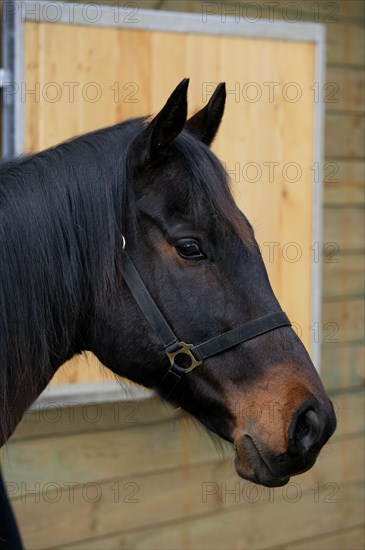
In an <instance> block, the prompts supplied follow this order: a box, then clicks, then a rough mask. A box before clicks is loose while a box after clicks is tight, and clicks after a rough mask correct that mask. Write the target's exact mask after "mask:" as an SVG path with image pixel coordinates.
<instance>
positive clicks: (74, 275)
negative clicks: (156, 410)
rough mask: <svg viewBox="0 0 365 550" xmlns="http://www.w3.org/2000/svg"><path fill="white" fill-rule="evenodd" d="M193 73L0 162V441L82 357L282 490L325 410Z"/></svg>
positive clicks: (308, 452) (321, 432)
mask: <svg viewBox="0 0 365 550" xmlns="http://www.w3.org/2000/svg"><path fill="white" fill-rule="evenodd" d="M188 82H189V81H188V79H184V80H183V81H182V82H181V83H180V84H179V85H178V86H177V87H176V89H175V90H174V91H173V93H172V94H171V95H170V97H169V98H168V100H167V102H166V104H165V105H164V107H163V108H162V110H161V111H160V112H159V113H158V114H157V115H156V116H155V117H154V118H151V117H141V118H136V119H131V120H127V121H124V122H122V123H118V124H116V125H114V126H111V127H108V128H104V129H101V130H98V131H94V132H91V133H88V134H86V135H82V136H79V137H76V138H74V139H72V140H70V141H67V142H64V143H62V144H60V145H58V146H55V147H52V148H50V149H48V150H46V151H43V152H40V153H37V154H33V155H30V156H24V157H21V158H17V159H13V160H5V161H3V162H2V164H1V175H0V242H1V263H0V319H1V323H0V446H1V445H3V444H4V443H5V442H6V441H7V440H8V439H9V437H10V436H11V434H12V433H13V432H14V430H15V428H16V426H17V424H18V423H19V421H20V420H21V418H22V415H23V414H24V412H25V411H26V409H27V407H28V406H29V405H30V404H31V403H32V402H33V401H34V400H35V399H36V398H37V397H38V396H39V394H40V393H41V392H42V391H43V389H44V388H45V387H46V385H47V384H48V383H49V381H50V380H51V378H52V376H53V375H54V374H55V372H56V371H57V369H58V368H59V367H60V366H61V365H62V364H63V363H64V362H65V361H67V360H69V359H70V358H72V357H73V356H74V355H76V354H80V353H82V352H83V351H85V350H89V351H91V352H93V353H94V354H95V355H96V356H97V357H98V358H99V359H100V361H101V362H102V363H103V364H104V365H106V366H107V367H108V368H109V369H110V370H111V371H113V373H115V374H116V375H117V376H118V377H126V378H128V379H129V380H131V381H132V382H135V383H137V384H140V385H143V386H145V387H147V388H152V389H153V390H155V391H156V392H157V394H159V395H160V396H161V398H162V399H165V400H167V401H168V402H170V403H171V404H173V405H174V406H177V407H181V408H182V409H183V410H184V411H186V412H187V413H188V414H189V415H192V416H193V417H194V418H195V419H196V420H197V421H198V422H200V423H201V424H202V425H203V426H205V427H206V428H207V430H208V431H209V432H212V433H214V434H216V435H218V436H219V437H220V438H223V439H224V440H226V441H228V442H230V443H231V444H232V447H233V449H234V451H235V468H236V471H237V474H238V475H239V476H240V477H242V478H244V479H246V480H249V481H252V482H253V483H257V484H261V485H264V486H267V487H276V486H282V485H284V484H286V483H288V481H289V479H290V477H291V476H294V475H297V474H300V473H302V472H305V471H306V470H308V469H309V468H311V467H312V466H313V465H314V463H315V461H316V459H317V457H318V454H319V452H320V450H321V449H322V447H323V445H324V444H325V443H326V442H327V440H328V439H329V438H330V436H331V435H332V434H333V432H334V430H335V427H336V417H335V414H334V409H333V406H332V403H331V401H330V399H329V398H328V396H327V395H326V392H325V390H324V387H323V385H322V382H321V380H320V377H319V375H318V373H317V371H316V369H315V367H314V365H313V363H312V361H311V359H310V357H309V355H308V353H307V351H306V349H305V347H304V345H303V344H302V342H301V341H300V339H299V337H298V336H297V334H296V333H295V331H294V330H293V328H292V326H291V324H290V321H289V319H288V317H287V316H286V315H285V313H284V312H283V311H282V309H281V307H280V305H279V302H278V300H277V298H276V297H275V295H274V292H273V290H272V288H271V286H270V282H269V279H268V275H267V272H266V269H265V266H264V262H263V259H262V256H261V253H260V249H259V246H258V244H257V242H256V239H255V235H254V230H253V227H252V226H251V224H250V223H249V221H248V219H247V218H246V216H245V215H244V214H243V213H242V212H241V211H240V210H239V208H238V207H237V205H236V203H235V201H234V198H233V195H232V193H231V190H230V186H229V180H228V176H227V173H226V172H225V170H224V168H223V166H222V164H221V163H220V161H219V160H218V159H217V157H216V156H215V155H214V154H213V152H212V151H211V148H210V146H211V143H212V142H213V139H214V137H215V135H216V133H217V131H218V128H219V126H220V123H221V120H222V117H223V114H224V108H225V100H226V89H225V84H224V83H220V84H219V85H218V86H217V88H216V90H215V92H214V94H213V95H212V97H211V98H210V100H209V102H208V103H207V105H206V106H205V107H203V108H202V109H201V110H200V111H198V112H197V113H196V114H195V115H193V116H192V117H191V118H188V117H187V92H188ZM247 404H250V405H255V407H256V409H257V408H259V410H260V414H258V415H254V416H253V415H252V414H250V412H249V411H250V407H247ZM251 410H252V408H251Z"/></svg>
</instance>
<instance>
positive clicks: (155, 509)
mask: <svg viewBox="0 0 365 550" xmlns="http://www.w3.org/2000/svg"><path fill="white" fill-rule="evenodd" d="M360 441H361V438H360V436H358V437H357V438H354V439H352V440H347V441H338V442H337V443H333V445H332V447H331V452H327V453H323V455H322V456H321V458H320V459H319V460H318V464H317V465H316V467H315V468H313V469H312V470H311V471H310V472H307V473H306V474H305V475H302V476H300V477H297V478H294V479H293V480H292V487H294V489H295V491H298V494H300V498H299V499H298V501H297V504H298V506H303V502H304V500H305V499H308V498H309V497H310V494H311V491H312V493H313V494H312V499H318V500H323V499H325V498H326V497H327V498H330V495H337V496H336V500H338V502H336V503H334V502H332V503H331V507H335V508H336V507H337V508H339V506H341V505H342V492H343V490H344V489H345V488H346V486H347V484H348V483H351V482H354V481H356V480H357V478H358V477H359V476H360V477H361V475H362V473H363V469H362V466H363V461H364V456H363V453H361V451H360V452H359V442H360ZM340 477H341V483H340V484H338V483H337V482H336V481H334V480H337V479H339V478H340ZM73 479H74V480H75V479H76V478H73ZM7 483H8V484H9V485H8V487H9V488H10V489H11V490H12V491H14V485H10V480H9V479H8V480H7ZM13 483H14V481H13ZM127 484H129V485H127ZM314 484H317V485H316V486H314ZM327 484H331V485H329V486H328V485H327ZM75 485H76V487H74V489H73V490H72V493H70V490H69V489H67V487H69V486H67V485H66V484H65V483H64V484H63V485H59V486H58V485H57V484H56V483H55V482H53V485H52V484H49V485H48V486H47V485H46V484H43V483H42V482H41V483H40V484H39V486H38V488H39V497H38V498H37V496H36V495H34V494H30V493H31V491H29V490H28V492H26V488H27V487H28V486H26V485H24V486H23V496H22V497H21V498H17V499H15V500H13V506H14V509H15V512H16V514H17V517H18V520H19V523H20V524H21V525H22V529H23V533H24V537H25V541H26V545H27V546H28V547H34V546H36V547H37V548H48V547H49V546H55V545H57V546H60V545H63V544H70V543H74V542H75V541H80V540H83V539H84V538H92V537H96V536H105V535H107V534H108V533H111V532H113V531H114V532H115V531H122V530H123V531H127V532H128V531H129V530H131V529H140V528H142V527H146V526H152V525H155V524H159V523H167V522H171V521H176V520H180V519H184V520H186V519H188V518H191V519H192V520H193V521H194V517H196V516H198V515H207V514H211V513H212V512H214V511H220V510H224V509H227V510H229V514H234V513H235V510H237V509H240V510H241V513H243V515H246V513H247V514H249V515H250V512H254V510H253V507H254V506H255V505H258V509H257V508H256V513H258V514H261V513H262V511H263V510H264V509H265V508H271V507H272V506H273V504H274V505H275V503H277V502H281V504H282V505H283V501H284V502H285V500H286V496H287V495H289V498H291V495H292V493H291V492H290V491H289V492H287V491H288V488H286V489H285V488H284V489H280V488H279V489H275V490H271V491H269V490H268V489H265V488H262V487H261V488H258V487H257V486H254V485H253V484H250V483H248V482H246V481H245V480H240V479H239V478H238V477H236V474H235V473H234V469H233V464H232V462H231V461H216V462H213V463H210V464H203V465H197V466H194V467H188V468H187V467H186V466H185V467H183V468H182V469H178V470H173V471H162V472H158V473H155V474H152V475H141V476H134V477H132V478H130V477H128V478H119V479H118V478H117V479H113V478H112V479H109V480H107V481H106V482H102V483H100V482H99V483H96V482H91V483H90V484H88V485H85V486H83V487H82V486H80V485H77V484H76V483H75ZM311 488H312V489H311ZM289 489H290V488H289ZM315 491H317V493H315ZM212 493H213V494H212ZM294 494H295V493H294ZM252 495H254V496H252ZM96 497H97V498H96ZM334 498H335V497H334V496H333V499H334ZM52 500H53V502H52V506H49V504H50V501H52ZM92 500H94V502H92ZM252 500H255V501H256V502H252ZM314 502H315V500H314ZM291 504H293V503H291ZM312 505H313V502H312ZM314 507H315V506H314ZM242 508H243V509H242ZM292 508H293V506H292ZM73 510H77V517H78V520H77V522H75V523H74V524H73V525H72V524H70V525H69V528H68V529H62V526H63V525H66V524H67V522H68V521H69V517H70V514H71V515H72V514H73ZM264 513H265V512H264ZM296 513H299V515H300V514H301V513H303V511H302V510H301V511H298V510H297V512H296ZM50 522H51V523H52V524H53V525H57V529H58V532H57V534H56V533H55V530H54V529H53V530H50V529H49V525H50ZM56 537H57V539H56ZM288 538H289V540H290V535H289V534H288ZM228 540H229V539H228ZM227 542H228V541H227ZM198 547H200V546H198Z"/></svg>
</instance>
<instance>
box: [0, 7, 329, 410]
mask: <svg viewBox="0 0 365 550" xmlns="http://www.w3.org/2000/svg"><path fill="white" fill-rule="evenodd" d="M9 4H11V5H14V6H15V7H16V9H14V13H13V16H12V17H11V18H10V19H9V21H8V22H7V23H6V24H5V25H4V21H3V67H4V69H5V79H4V82H5V88H4V96H5V95H6V93H5V92H6V85H7V82H8V83H11V84H15V85H16V84H18V86H19V85H20V84H21V83H22V82H23V81H24V60H23V32H24V24H25V23H26V22H27V21H33V22H34V21H35V22H48V23H64V24H68V25H73V24H77V25H86V26H94V27H113V28H126V29H138V30H151V31H162V32H164V31H165V32H172V31H173V32H176V33H186V32H189V33H198V34H208V35H220V36H222V35H223V36H241V37H256V38H260V39H270V40H273V39H275V40H290V41H299V42H312V43H314V44H315V46H316V48H315V52H316V53H315V81H316V83H318V90H319V97H318V101H317V103H316V104H315V108H314V117H315V121H314V152H313V153H314V154H313V159H314V162H315V163H317V166H318V171H317V175H318V182H316V181H315V177H316V175H315V171H314V176H313V208H312V212H313V219H312V228H313V229H312V235H313V243H318V247H319V250H321V249H322V194H323V183H322V182H323V158H324V155H323V143H324V101H323V99H324V98H323V84H324V75H325V26H324V25H321V24H318V23H290V22H285V21H276V22H271V21H268V20H260V21H255V22H248V21H240V22H239V23H237V21H236V20H235V19H234V18H233V17H225V20H224V22H223V21H222V19H221V18H220V17H219V16H217V15H210V16H209V19H208V20H207V21H206V22H203V19H202V16H201V15H200V16H199V15H198V14H190V13H181V12H165V11H155V10H138V8H137V11H136V12H135V15H136V17H137V18H136V17H134V16H133V15H131V14H129V16H128V14H126V6H127V5H126V6H121V7H119V8H116V7H115V6H97V8H95V9H96V10H97V13H96V15H97V21H96V18H94V21H92V20H91V19H92V18H91V17H89V18H86V17H85V9H86V8H85V5H80V4H72V3H63V2H52V3H48V2H46V1H44V0H37V1H33V0H23V1H20V2H19V1H18V2H15V1H14V0H5V1H4V7H3V12H4V13H5V9H6V5H9ZM133 5H134V4H133V3H130V4H129V6H130V7H131V6H132V7H133ZM47 6H48V8H47ZM136 6H137V5H136ZM52 7H53V8H52ZM52 9H53V11H52ZM89 9H90V8H89ZM9 23H10V24H9ZM3 114H4V117H3V154H4V155H9V156H11V155H19V154H22V153H23V136H24V109H23V104H22V102H21V94H20V93H18V94H15V96H14V97H10V99H9V100H8V101H5V102H4V105H3ZM321 296H322V283H321V261H320V259H319V261H318V262H315V259H313V262H312V323H318V327H319V334H321V330H320V328H321ZM320 341H321V336H320V337H319V341H318V342H314V341H313V342H312V345H311V350H310V353H311V357H312V360H313V362H314V364H315V365H316V367H317V369H318V370H319V368H320V353H321V346H320ZM71 386H72V385H71V384H70V385H65V393H68V392H69V389H68V387H71ZM99 387H100V386H99ZM95 389H96V388H95ZM79 390H81V392H82V388H79ZM81 392H80V391H79V393H81ZM55 393H56V392H55ZM57 393H58V392H57ZM51 394H53V390H52V392H51V393H50V394H49V395H51ZM88 395H90V394H88ZM103 395H104V397H105V392H104V393H103ZM99 396H100V390H99V391H97V390H96V392H95V394H94V395H93V398H94V399H97V400H99Z"/></svg>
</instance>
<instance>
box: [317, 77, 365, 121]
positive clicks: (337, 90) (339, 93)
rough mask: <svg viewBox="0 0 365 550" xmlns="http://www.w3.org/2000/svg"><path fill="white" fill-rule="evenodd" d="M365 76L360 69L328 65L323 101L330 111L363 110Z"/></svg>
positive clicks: (360, 111)
mask: <svg viewBox="0 0 365 550" xmlns="http://www.w3.org/2000/svg"><path fill="white" fill-rule="evenodd" d="M364 86H365V76H364V71H363V70H361V69H353V68H351V67H341V68H339V67H329V68H328V69H327V75H326V85H325V90H324V102H325V104H326V108H327V109H330V110H332V111H347V112H357V113H363V112H364Z"/></svg>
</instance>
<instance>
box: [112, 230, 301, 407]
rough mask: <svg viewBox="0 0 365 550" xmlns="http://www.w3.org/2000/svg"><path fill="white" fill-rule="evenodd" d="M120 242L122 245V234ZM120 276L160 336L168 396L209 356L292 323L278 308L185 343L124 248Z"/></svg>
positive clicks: (164, 388)
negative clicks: (166, 363)
mask: <svg viewBox="0 0 365 550" xmlns="http://www.w3.org/2000/svg"><path fill="white" fill-rule="evenodd" d="M123 244H124V246H125V240H124V237H123ZM124 246H123V248H124ZM123 276H124V279H125V282H126V283H127V285H128V288H129V290H130V291H131V294H132V295H133V297H134V299H135V300H136V302H137V304H138V306H139V308H140V309H141V311H142V313H143V314H144V316H145V317H146V319H147V321H148V322H149V324H150V325H151V327H152V328H153V330H154V331H155V333H156V334H157V336H158V337H159V338H160V340H161V342H162V344H163V347H164V350H165V353H166V355H167V357H168V358H169V360H170V368H169V369H168V370H167V371H166V373H165V374H164V376H163V377H162V380H161V382H160V384H159V389H160V391H161V393H162V394H163V395H165V397H168V396H169V395H170V394H171V393H172V391H173V390H174V389H175V387H176V386H177V384H178V383H179V382H180V380H181V378H182V377H183V376H184V375H185V374H187V373H189V372H191V371H192V370H193V369H195V368H196V367H199V365H202V364H203V362H204V360H205V359H208V357H213V356H214V355H217V354H218V353H221V352H222V351H225V350H227V349H229V348H232V347H233V346H236V345H237V344H240V343H242V342H247V341H248V340H251V339H252V338H256V337H257V336H260V335H261V334H265V333H266V332H270V331H271V330H274V329H277V328H280V327H286V326H291V323H290V321H289V319H288V317H287V316H286V314H285V313H284V312H283V311H278V312H276V313H269V314H268V315H265V316H264V317H259V318H258V319H254V320H253V321H248V322H247V323H245V324H244V325H241V326H239V327H237V328H234V329H232V330H229V331H228V332H224V333H223V334H220V335H218V336H215V337H214V338H211V339H210V340H207V341H206V342H203V343H202V344H198V345H196V346H195V345H193V344H186V343H185V342H181V341H179V340H178V338H177V336H176V335H175V333H174V332H173V330H172V329H171V327H170V325H169V324H168V323H167V321H166V319H165V318H164V316H163V315H162V313H161V311H160V310H159V308H158V306H157V304H156V302H155V301H154V299H153V298H152V296H151V294H150V293H149V292H148V290H147V288H146V286H145V284H144V283H143V281H142V279H141V277H140V276H139V273H138V271H137V270H136V268H135V266H134V264H133V262H132V260H131V259H130V257H129V255H128V253H127V252H125V251H124V261H123ZM179 357H180V359H184V364H187V366H182V365H181V364H180V365H179V364H178V363H177V362H176V361H177V360H178V358H179Z"/></svg>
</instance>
